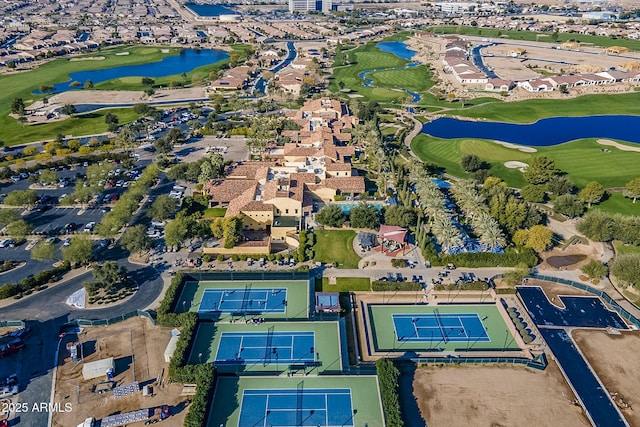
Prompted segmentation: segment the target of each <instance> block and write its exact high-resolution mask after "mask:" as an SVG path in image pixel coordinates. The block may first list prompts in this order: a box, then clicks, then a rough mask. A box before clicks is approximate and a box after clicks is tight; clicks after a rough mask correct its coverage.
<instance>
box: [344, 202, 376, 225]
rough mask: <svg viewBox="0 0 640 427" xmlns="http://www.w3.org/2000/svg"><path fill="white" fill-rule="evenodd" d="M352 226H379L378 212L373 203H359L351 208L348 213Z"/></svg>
mask: <svg viewBox="0 0 640 427" xmlns="http://www.w3.org/2000/svg"><path fill="white" fill-rule="evenodd" d="M349 220H350V222H351V227H353V228H374V229H375V228H378V227H380V212H378V210H377V209H376V208H375V206H373V205H368V204H366V203H364V202H363V203H359V204H358V205H357V206H354V207H353V208H351V213H350V215H349Z"/></svg>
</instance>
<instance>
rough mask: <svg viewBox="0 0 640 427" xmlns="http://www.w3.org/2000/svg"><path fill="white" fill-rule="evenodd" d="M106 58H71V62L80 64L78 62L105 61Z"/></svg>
mask: <svg viewBox="0 0 640 427" xmlns="http://www.w3.org/2000/svg"><path fill="white" fill-rule="evenodd" d="M104 59H105V57H104V56H88V57H86V58H71V59H70V60H69V62H78V61H104Z"/></svg>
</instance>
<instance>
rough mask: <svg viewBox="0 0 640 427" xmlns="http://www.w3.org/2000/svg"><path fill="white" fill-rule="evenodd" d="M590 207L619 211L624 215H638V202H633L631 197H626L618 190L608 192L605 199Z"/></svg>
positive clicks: (612, 211) (639, 211) (639, 212)
mask: <svg viewBox="0 0 640 427" xmlns="http://www.w3.org/2000/svg"><path fill="white" fill-rule="evenodd" d="M592 209H599V210H602V211H605V212H611V213H621V214H624V215H635V216H640V203H639V202H636V203H633V200H632V199H628V198H626V197H624V196H623V195H622V193H620V192H612V193H609V196H608V197H607V199H606V200H605V201H603V202H601V203H600V204H598V205H595V206H594V207H593V208H592Z"/></svg>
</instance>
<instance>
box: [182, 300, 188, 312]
mask: <svg viewBox="0 0 640 427" xmlns="http://www.w3.org/2000/svg"><path fill="white" fill-rule="evenodd" d="M186 311H187V302H186V301H182V312H183V313H185V312H186Z"/></svg>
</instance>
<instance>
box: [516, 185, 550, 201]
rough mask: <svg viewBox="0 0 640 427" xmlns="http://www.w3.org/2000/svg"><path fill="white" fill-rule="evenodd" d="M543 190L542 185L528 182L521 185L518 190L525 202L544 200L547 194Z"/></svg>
mask: <svg viewBox="0 0 640 427" xmlns="http://www.w3.org/2000/svg"><path fill="white" fill-rule="evenodd" d="M544 190H545V187H544V185H534V184H528V185H525V186H524V187H522V189H521V190H520V195H521V196H522V198H523V199H525V200H526V201H527V202H534V203H540V202H544V199H545V197H546V195H547V194H546V193H545V191H544Z"/></svg>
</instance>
